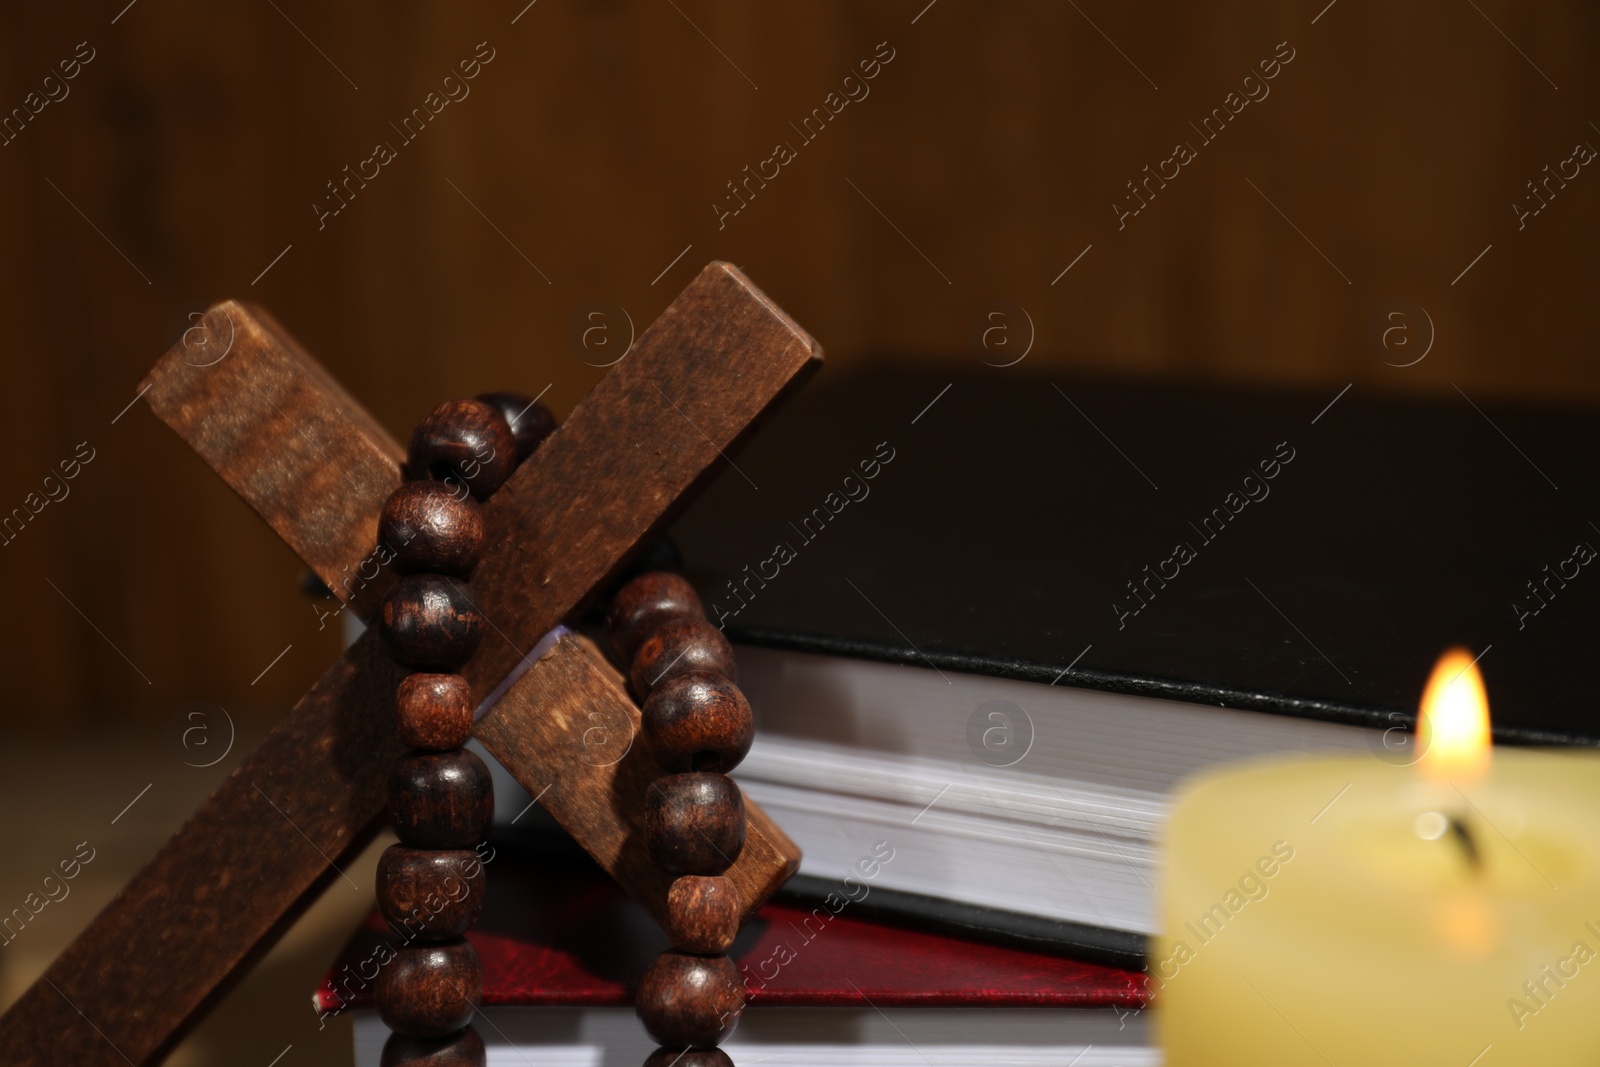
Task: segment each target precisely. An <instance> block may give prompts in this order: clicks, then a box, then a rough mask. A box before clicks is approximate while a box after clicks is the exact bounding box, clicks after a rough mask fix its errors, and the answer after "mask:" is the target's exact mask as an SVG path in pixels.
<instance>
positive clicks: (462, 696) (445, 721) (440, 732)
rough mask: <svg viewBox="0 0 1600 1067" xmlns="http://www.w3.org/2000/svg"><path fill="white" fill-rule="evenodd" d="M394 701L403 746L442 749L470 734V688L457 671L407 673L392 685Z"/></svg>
mask: <svg viewBox="0 0 1600 1067" xmlns="http://www.w3.org/2000/svg"><path fill="white" fill-rule="evenodd" d="M394 703H395V714H396V718H397V719H398V720H399V728H400V740H401V741H402V742H403V743H404V744H405V746H406V747H407V748H426V749H432V750H434V751H437V752H442V751H444V750H446V749H452V748H460V747H461V746H462V745H464V744H466V743H467V738H469V737H471V736H472V711H473V708H472V688H471V687H470V686H468V685H467V680H466V679H465V678H463V677H461V675H459V674H425V673H422V672H420V671H419V672H417V673H415V674H408V675H406V676H405V677H404V678H402V679H401V680H400V684H399V685H398V686H396V687H395V693H394Z"/></svg>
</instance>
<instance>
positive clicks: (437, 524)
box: [377, 393, 555, 1067]
mask: <svg viewBox="0 0 1600 1067" xmlns="http://www.w3.org/2000/svg"><path fill="white" fill-rule="evenodd" d="M554 427H555V419H554V418H553V417H552V416H551V414H550V413H549V411H547V410H546V409H545V408H544V407H543V406H541V405H539V404H536V403H535V402H534V401H532V400H529V399H528V398H527V397H523V396H518V395H517V394H514V393H488V394H485V395H483V396H481V397H479V398H477V399H475V400H452V401H448V402H446V403H444V404H441V405H440V406H439V407H437V408H435V409H434V410H433V412H432V413H430V414H429V415H428V417H427V418H425V419H423V420H422V422H421V423H420V424H418V426H417V428H416V431H415V432H414V433H413V434H412V437H411V445H410V448H409V450H408V454H407V461H406V476H407V477H408V478H409V479H411V480H409V481H407V482H406V483H405V484H404V485H402V486H400V488H399V489H396V490H395V491H394V493H393V494H392V495H391V496H390V497H389V499H388V500H387V501H386V502H385V503H384V506H383V515H382V518H381V520H380V523H379V529H378V536H379V543H380V544H381V545H385V546H387V547H388V548H389V549H390V550H391V551H392V552H393V555H394V559H393V566H394V567H395V569H396V570H398V571H399V572H400V573H401V574H402V575H404V576H403V577H402V578H401V579H400V581H399V582H398V583H396V585H395V587H394V588H393V589H392V590H391V591H390V593H389V595H388V596H387V597H385V598H384V601H383V605H382V607H381V608H380V610H379V615H378V628H379V632H380V633H381V635H382V637H383V639H384V642H385V643H386V644H387V645H388V648H389V652H390V654H391V655H392V656H393V657H394V659H395V660H396V661H397V662H398V663H399V664H400V665H401V666H403V667H406V668H408V669H409V670H410V671H411V672H412V673H410V674H408V675H407V676H406V677H405V678H404V679H403V680H402V681H401V682H400V685H399V687H398V688H397V690H396V692H395V707H396V717H397V721H398V727H399V733H400V738H401V740H402V741H403V742H404V743H405V744H406V746H407V747H408V748H409V749H410V751H408V752H407V753H406V754H405V755H403V756H401V757H400V759H399V760H398V762H396V764H395V766H394V768H393V770H392V771H391V773H390V776H389V807H390V810H391V811H392V812H393V814H394V822H395V832H396V833H397V834H398V836H399V838H400V843H399V844H397V845H392V846H390V847H389V848H388V849H387V850H385V851H384V853H383V857H382V859H381V860H379V863H378V889H377V897H378V908H379V910H380V911H381V912H382V913H383V916H384V918H385V919H386V920H388V922H389V923H390V924H391V926H393V927H394V928H395V929H396V930H404V931H405V934H406V938H407V940H406V944H405V946H404V947H402V948H400V949H399V950H398V951H397V952H396V953H395V955H394V958H393V959H391V960H389V961H388V963H387V965H386V966H384V968H383V969H382V970H381V971H380V972H379V976H378V985H377V1002H378V1012H379V1014H380V1015H381V1016H382V1017H383V1021H384V1023H385V1024H386V1025H387V1026H388V1027H389V1029H390V1030H392V1031H394V1033H393V1034H392V1035H391V1036H390V1038H389V1040H388V1042H387V1043H386V1044H385V1045H384V1049H383V1058H382V1062H383V1067H482V1065H483V1063H484V1057H485V1053H484V1046H483V1039H482V1038H480V1037H479V1036H478V1033H477V1031H476V1030H475V1029H474V1028H473V1027H472V1026H471V1022H472V1017H473V1013H474V1011H475V1010H476V1008H477V1005H478V1002H479V1000H480V999H481V996H482V991H483V971H482V968H481V965H480V964H479V962H478V955H477V953H476V952H475V951H474V950H473V948H472V946H471V945H470V944H468V943H467V942H466V941H465V940H464V939H463V937H462V935H463V934H465V933H466V932H467V930H468V929H469V928H471V926H472V925H473V924H474V923H475V922H477V919H478V914H479V912H480V911H481V910H482V908H483V890H484V878H483V865H482V862H481V861H480V859H479V857H478V855H477V853H476V852H475V851H474V849H475V848H476V847H477V846H478V845H479V844H480V843H481V842H482V841H483V840H484V839H485V837H486V836H487V835H488V831H489V824H490V822H491V821H492V820H493V818H494V793H493V790H492V788H491V786H490V780H489V771H488V768H487V767H485V766H484V764H483V761H482V760H480V759H479V758H478V757H477V756H476V755H474V754H473V753H471V752H468V751H467V750H466V749H464V748H462V747H461V746H462V745H463V744H465V743H466V740H467V738H468V737H469V736H470V734H471V732H472V713H473V707H472V694H471V691H470V688H469V687H468V685H467V680H466V679H465V678H463V677H462V676H461V675H460V674H459V673H458V672H459V671H460V670H461V668H462V667H463V666H465V664H466V663H467V661H468V660H470V659H471V658H472V654H473V653H474V652H475V651H477V648H478V642H479V640H480V639H481V638H482V632H483V622H484V620H483V618H482V616H481V615H480V614H479V613H478V611H477V609H476V608H475V607H474V606H473V604H472V601H471V599H470V598H469V597H468V595H467V592H466V589H465V587H464V586H463V585H462V583H463V582H465V581H466V580H467V579H468V578H470V577H471V576H472V571H473V568H475V567H476V566H477V564H478V559H479V557H480V556H481V555H482V553H483V516H482V514H481V513H480V511H479V503H480V502H481V501H483V500H485V499H487V498H488V497H489V495H490V494H491V493H493V492H494V491H495V490H496V489H498V488H499V487H500V486H501V485H502V484H503V483H504V482H505V480H506V479H507V478H509V477H510V476H511V474H512V472H513V471H514V470H515V469H516V466H517V464H519V463H521V462H522V460H524V459H526V458H527V457H528V456H529V455H530V454H531V453H532V452H533V450H534V449H535V448H536V447H537V446H538V444H539V442H540V441H542V440H544V438H545V437H546V436H548V435H549V433H550V431H551V430H552V429H554Z"/></svg>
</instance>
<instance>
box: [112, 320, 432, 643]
mask: <svg viewBox="0 0 1600 1067" xmlns="http://www.w3.org/2000/svg"><path fill="white" fill-rule="evenodd" d="M140 388H141V389H144V390H146V392H145V393H144V400H145V402H146V403H147V404H149V405H150V409H151V410H152V411H154V412H155V413H156V415H158V416H159V417H160V418H161V420H162V421H163V422H165V423H167V425H169V426H171V427H172V428H173V429H174V430H175V431H177V433H178V436H180V437H182V438H183V439H184V441H186V442H187V443H188V445H189V447H190V448H192V449H194V450H195V452H197V453H199V455H200V458H201V459H203V460H205V461H206V463H208V464H209V465H210V466H211V468H212V469H213V470H215V471H216V472H217V473H218V474H220V475H221V476H222V480H223V481H225V482H227V483H228V485H229V486H231V487H232V488H233V490H234V492H236V493H238V494H239V496H240V497H242V498H243V499H244V501H245V503H247V504H249V505H250V506H251V507H252V508H253V509H255V512H256V513H257V514H258V515H260V516H261V517H262V518H263V519H265V520H266V522H267V525H268V526H271V527H272V529H273V530H274V531H275V532H276V533H277V534H278V536H279V537H281V538H283V540H284V541H285V542H287V543H288V545H289V547H290V548H291V549H293V550H294V553H295V555H297V556H299V557H300V558H301V559H302V560H304V561H305V564H306V566H308V567H310V568H311V569H312V571H314V572H315V573H316V575H317V577H318V578H321V579H322V582H323V584H324V585H326V586H327V587H328V588H330V589H332V590H334V591H335V593H336V594H338V595H339V597H340V599H342V600H348V599H350V598H351V595H352V594H353V593H355V594H360V596H361V598H362V602H363V604H368V603H370V604H376V603H377V601H378V599H379V598H381V597H382V595H383V593H384V592H385V591H386V589H387V585H386V584H385V583H384V582H382V581H377V582H364V581H362V578H363V572H364V571H365V573H367V574H373V573H375V572H376V568H375V567H374V565H373V564H372V562H371V561H367V557H368V556H370V555H371V554H372V551H373V547H374V544H375V542H376V537H375V533H374V531H375V529H376V527H375V526H374V525H373V522H372V516H371V515H369V513H368V506H367V505H368V501H369V500H370V499H371V498H372V497H373V496H375V495H376V496H379V498H380V502H381V500H382V499H386V498H387V497H388V495H389V494H390V493H392V492H393V491H394V490H395V489H397V488H399V486H400V481H401V479H400V470H399V467H400V464H401V463H402V462H403V461H404V459H405V451H404V450H403V449H402V448H401V447H400V445H399V444H398V443H397V442H396V441H395V440H394V439H393V438H391V437H390V436H389V435H388V434H387V433H384V432H383V428H382V427H380V426H379V425H378V423H377V422H376V421H375V420H374V419H373V418H372V416H371V415H369V414H367V411H366V409H365V408H363V407H362V406H361V405H360V404H359V403H357V402H356V400H355V399H354V398H353V397H351V396H350V394H349V393H347V392H345V390H344V389H343V388H342V387H341V386H340V385H339V383H338V382H336V381H334V379H333V378H332V377H331V376H330V375H329V374H328V372H327V371H325V370H324V369H323V368H322V365H321V364H319V363H318V362H317V361H316V360H315V359H313V358H312V357H311V355H310V354H309V353H308V352H306V351H305V350H304V349H303V348H301V347H300V345H299V344H298V343H297V342H296V341H295V340H294V339H293V338H292V337H291V336H290V335H289V333H288V331H286V330H285V329H284V328H283V327H282V326H280V325H279V324H278V323H277V321H276V320H274V319H273V318H272V316H271V315H269V314H267V312H265V311H263V310H262V309H261V308H258V307H254V306H252V305H249V304H242V303H239V302H238V301H234V300H228V301H224V302H223V303H220V304H216V305H214V306H212V307H211V308H210V309H209V310H207V311H206V313H205V315H204V316H202V317H201V318H200V319H199V321H197V322H196V323H195V325H194V326H192V327H190V328H189V329H188V330H186V331H184V334H183V336H182V337H181V338H179V339H178V342H177V344H175V345H173V346H172V348H171V349H169V350H168V351H167V354H166V355H164V356H162V357H161V358H160V359H159V360H157V361H156V364H155V366H154V367H152V368H151V369H150V373H149V374H147V375H145V378H144V381H143V382H142V383H140ZM364 561H367V562H366V566H365V567H363V562H364ZM384 577H386V576H383V575H380V576H379V578H380V579H381V578H384ZM364 586H365V588H363V587H364ZM364 613H365V612H364Z"/></svg>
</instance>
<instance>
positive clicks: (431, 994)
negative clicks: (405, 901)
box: [377, 941, 483, 1037]
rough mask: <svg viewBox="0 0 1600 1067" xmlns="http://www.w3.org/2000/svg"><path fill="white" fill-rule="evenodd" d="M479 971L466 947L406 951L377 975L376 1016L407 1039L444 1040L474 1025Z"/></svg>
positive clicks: (479, 989)
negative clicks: (430, 1038)
mask: <svg viewBox="0 0 1600 1067" xmlns="http://www.w3.org/2000/svg"><path fill="white" fill-rule="evenodd" d="M482 999H483V968H482V966H481V965H480V964H479V963H478V953H477V952H476V951H475V950H474V949H473V947H472V946H471V945H469V944H467V943H466V942H465V941H446V942H444V943H442V944H438V945H408V946H406V947H405V948H402V949H401V950H400V951H398V952H396V953H395V956H394V959H392V960H390V961H389V962H388V963H386V964H384V965H383V966H382V967H381V968H380V969H379V970H378V989H377V1000H378V1014H379V1015H381V1016H383V1022H384V1025H386V1026H387V1027H388V1028H389V1029H391V1030H393V1031H394V1032H395V1033H397V1034H404V1035H405V1036H407V1037H446V1036H448V1035H450V1034H453V1033H455V1032H456V1031H457V1030H460V1029H461V1028H462V1027H464V1026H466V1025H467V1024H468V1023H470V1022H471V1021H472V1013H473V1011H474V1010H475V1009H476V1008H477V1006H478V1002H479V1001H481V1000H482Z"/></svg>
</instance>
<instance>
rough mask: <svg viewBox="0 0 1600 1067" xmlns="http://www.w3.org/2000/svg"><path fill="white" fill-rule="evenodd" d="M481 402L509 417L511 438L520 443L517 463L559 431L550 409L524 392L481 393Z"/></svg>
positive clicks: (507, 419)
mask: <svg viewBox="0 0 1600 1067" xmlns="http://www.w3.org/2000/svg"><path fill="white" fill-rule="evenodd" d="M478 399H479V400H481V401H483V402H484V403H485V404H490V405H492V406H494V407H495V408H496V409H498V410H499V412H500V414H502V415H504V416H505V417H506V423H507V425H509V426H510V427H511V436H513V437H514V438H516V441H517V462H518V463H521V462H522V461H523V460H525V459H527V458H528V457H529V456H531V455H533V450H534V449H536V448H538V447H539V444H540V442H542V441H543V440H544V439H545V438H546V437H549V436H550V434H551V433H553V432H554V431H555V428H556V417H555V416H554V415H552V414H550V409H549V408H547V407H545V406H544V405H543V404H541V403H539V402H538V401H537V400H535V399H533V397H531V396H523V395H522V394H521V393H480V394H479V395H478Z"/></svg>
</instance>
